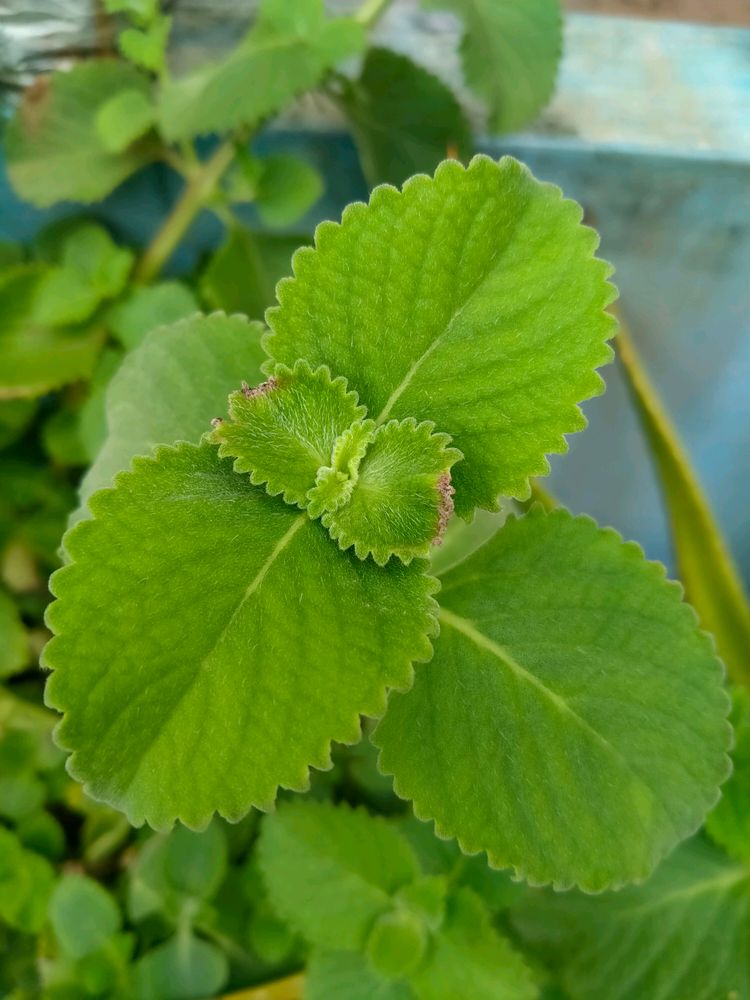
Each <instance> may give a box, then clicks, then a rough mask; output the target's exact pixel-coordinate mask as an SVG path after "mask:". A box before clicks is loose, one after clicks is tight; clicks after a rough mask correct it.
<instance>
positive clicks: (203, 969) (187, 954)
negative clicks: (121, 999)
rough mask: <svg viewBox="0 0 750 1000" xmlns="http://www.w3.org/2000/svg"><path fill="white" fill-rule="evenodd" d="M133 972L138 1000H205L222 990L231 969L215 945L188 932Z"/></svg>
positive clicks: (149, 955) (151, 954) (145, 958)
mask: <svg viewBox="0 0 750 1000" xmlns="http://www.w3.org/2000/svg"><path fill="white" fill-rule="evenodd" d="M133 972H134V986H135V1000H203V998H204V997H210V996H215V995H216V993H218V991H219V990H220V989H221V988H222V986H223V985H224V983H225V982H226V980H227V976H228V975H229V966H228V962H227V959H226V956H225V955H224V953H223V952H222V951H220V950H219V949H218V948H217V947H216V945H213V944H209V942H208V941H203V940H201V939H200V938H198V937H195V936H194V935H193V934H191V933H190V932H189V931H185V932H182V933H179V934H177V935H176V936H175V937H173V938H171V939H170V940H169V941H167V943H166V944H162V945H159V947H158V948H154V949H153V950H152V951H149V952H147V953H146V954H145V955H144V956H143V957H142V958H140V959H139V960H138V961H137V962H136V965H135V968H134V970H133Z"/></svg>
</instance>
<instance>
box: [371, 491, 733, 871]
mask: <svg viewBox="0 0 750 1000" xmlns="http://www.w3.org/2000/svg"><path fill="white" fill-rule="evenodd" d="M442 584H443V585H442V590H441V597H440V603H441V634H440V639H439V641H438V642H437V644H436V650H435V658H434V660H433V662H432V663H431V664H430V665H429V667H426V668H424V669H422V670H420V671H419V672H418V673H417V679H416V683H415V685H414V688H413V689H412V691H411V692H410V693H409V694H408V695H399V696H394V697H393V698H392V699H391V701H390V704H389V708H388V715H387V716H386V718H385V719H384V721H383V722H382V723H381V724H380V725H379V727H378V728H377V730H376V732H375V735H374V742H375V743H376V744H377V745H378V746H380V747H381V748H382V754H381V758H380V764H381V768H382V769H383V770H384V771H386V772H387V773H392V774H394V775H395V779H396V780H395V788H396V791H397V792H398V793H399V794H400V795H402V796H403V797H405V798H410V799H413V800H414V808H415V812H416V813H417V815H418V816H420V817H421V818H423V819H434V820H435V821H436V828H437V830H438V831H439V832H440V833H441V834H443V835H446V836H456V837H457V838H458V840H459V842H460V844H461V846H462V848H463V849H464V850H465V851H466V852H467V853H475V852H477V851H487V853H488V856H489V859H490V862H491V863H492V864H493V865H494V866H496V867H498V868H506V867H513V868H515V869H516V872H517V874H518V875H519V876H522V877H524V878H525V879H527V880H528V881H530V882H531V883H534V884H543V883H547V882H552V883H554V884H555V885H557V886H559V887H568V886H571V885H579V886H581V887H582V888H584V889H586V890H590V891H599V890H601V889H604V888H606V887H608V886H617V885H621V884H623V883H626V882H631V881H636V880H640V879H643V878H645V877H646V876H647V875H648V874H649V873H650V872H651V870H652V868H653V867H654V865H655V864H656V863H657V861H659V860H660V859H661V858H662V857H663V856H664V855H665V854H667V853H668V852H669V851H670V850H671V849H672V848H673V847H674V846H675V845H676V844H677V843H678V842H679V841H680V840H682V839H684V838H685V837H687V836H688V835H689V834H691V833H693V832H694V831H695V830H696V828H697V827H698V826H699V825H700V823H701V822H702V820H703V818H704V817H705V814H706V812H707V811H708V810H709V809H710V807H711V806H712V805H713V804H714V803H715V801H716V799H717V798H718V786H719V784H720V783H721V782H722V781H723V780H724V779H725V778H726V776H727V771H728V767H727V763H728V761H727V757H726V751H727V749H728V744H729V737H730V729H729V726H728V724H727V721H726V714H727V709H728V704H727V697H726V694H725V692H724V690H723V688H722V683H721V682H722V669H721V664H720V663H719V661H718V660H717V659H716V656H715V654H714V651H713V646H712V643H711V640H710V638H709V637H708V636H707V635H705V634H704V633H702V632H700V631H699V629H698V628H697V624H696V618H695V614H694V612H693V610H692V609H691V608H689V607H688V606H687V605H685V604H683V602H682V601H681V590H680V587H679V585H677V584H674V583H670V582H667V581H666V580H665V579H664V573H663V568H662V567H660V566H658V565H656V564H653V563H647V562H646V561H645V560H644V558H643V554H642V552H641V550H640V549H639V548H638V547H637V546H636V545H634V544H632V543H630V544H623V543H622V542H621V541H620V539H619V537H618V536H617V535H616V534H615V533H614V532H613V531H611V530H608V531H602V530H600V529H598V528H597V527H596V525H595V524H594V522H593V521H591V520H589V519H587V518H574V517H572V516H571V515H570V514H568V513H567V512H566V511H563V510H556V511H554V512H553V513H551V514H547V513H545V512H544V511H542V509H541V508H540V507H534V508H533V509H532V511H531V512H530V513H529V514H527V515H526V516H525V517H523V518H520V519H517V520H516V519H510V520H509V521H507V522H506V524H505V526H504V527H503V528H502V529H501V530H500V531H499V532H498V533H497V534H496V535H495V536H494V537H493V538H492V539H491V540H490V541H489V542H487V543H486V544H485V545H484V546H483V547H482V548H480V549H479V550H478V551H477V552H475V553H474V554H473V555H472V556H470V557H469V558H468V559H466V560H465V561H464V562H462V563H460V564H459V565H457V566H456V567H455V568H454V569H452V570H449V571H448V572H447V573H446V574H445V575H444V576H443V579H442Z"/></svg>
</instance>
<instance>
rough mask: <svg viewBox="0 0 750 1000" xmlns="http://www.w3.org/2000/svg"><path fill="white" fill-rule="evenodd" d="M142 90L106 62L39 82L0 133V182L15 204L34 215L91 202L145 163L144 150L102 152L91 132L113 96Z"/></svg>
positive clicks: (130, 74) (132, 75)
mask: <svg viewBox="0 0 750 1000" xmlns="http://www.w3.org/2000/svg"><path fill="white" fill-rule="evenodd" d="M148 88H149V82H148V80H147V79H146V77H144V76H143V75H142V74H141V73H139V72H138V71H137V70H136V69H134V68H133V67H132V66H128V65H127V64H126V63H123V62H118V61H116V60H113V59H94V60H87V61H85V62H81V63H79V64H78V65H76V66H74V67H73V69H71V70H66V71H59V72H57V73H53V75H52V76H51V77H40V78H39V79H38V80H37V81H36V82H35V83H34V84H33V85H32V86H31V87H30V88H29V89H28V90H27V91H26V92H25V94H24V96H23V99H22V101H21V104H20V105H19V107H18V110H17V111H16V114H15V116H14V117H13V119H12V120H11V121H10V122H9V123H8V127H7V130H6V133H5V153H6V156H7V162H8V175H9V177H10V180H11V183H12V184H13V187H14V188H15V189H16V191H17V192H18V194H19V195H20V197H21V198H24V199H25V200H26V201H30V202H31V203H32V204H34V205H38V206H39V207H41V208H44V207H46V206H47V205H53V204H54V203H55V202H57V201H80V202H86V203H88V202H92V201H99V200H100V199H101V198H104V197H105V196H106V195H108V194H109V192H110V191H112V190H113V188H115V187H117V185H118V184H119V183H120V182H121V181H124V180H125V178H126V177H128V176H129V175H130V174H132V173H134V171H136V170H138V169H139V167H142V166H143V165H144V164H145V163H147V162H148V161H149V160H150V159H153V155H154V154H153V151H149V150H148V149H147V148H146V147H143V148H138V147H132V148H130V149H128V150H126V151H124V152H122V153H113V152H110V151H109V150H108V149H107V147H106V146H105V144H104V142H103V141H102V138H101V136H100V134H99V131H98V129H97V116H98V114H99V111H100V109H101V108H102V107H103V106H104V105H105V104H106V103H107V102H108V101H110V100H111V99H112V98H113V97H115V96H116V95H117V94H118V93H120V92H121V91H133V90H135V91H137V92H139V93H142V94H144V95H145V94H147V93H148Z"/></svg>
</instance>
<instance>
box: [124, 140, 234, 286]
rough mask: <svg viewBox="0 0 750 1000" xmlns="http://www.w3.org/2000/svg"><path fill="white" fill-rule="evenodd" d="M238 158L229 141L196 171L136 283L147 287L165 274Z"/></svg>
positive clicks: (141, 263)
mask: <svg viewBox="0 0 750 1000" xmlns="http://www.w3.org/2000/svg"><path fill="white" fill-rule="evenodd" d="M234 155H235V145H234V140H232V139H227V140H226V141H225V142H223V143H222V144H221V145H220V146H219V147H218V148H217V149H216V151H215V152H214V153H213V154H212V155H211V156H210V157H209V158H208V159H207V160H206V161H205V163H203V164H201V166H200V167H199V168H198V169H197V170H196V171H195V173H194V174H193V175H192V177H191V178H190V180H189V181H188V182H187V184H186V185H185V189H184V191H183V192H182V194H181V195H180V197H179V199H178V200H177V203H176V204H175V206H174V208H173V209H172V211H171V212H170V213H169V215H168V216H167V218H166V219H165V220H164V223H163V224H162V226H161V228H160V229H159V231H158V232H157V234H156V236H154V238H153V240H152V241H151V243H150V245H149V246H148V247H147V248H146V250H145V252H144V254H143V256H142V257H141V259H140V261H139V262H138V266H137V267H136V271H135V280H136V281H138V282H141V283H143V284H147V283H148V282H149V281H153V280H154V278H156V277H157V276H158V275H159V274H160V273H161V270H162V268H163V267H164V265H165V264H166V263H167V261H168V260H169V258H170V257H171V256H172V254H173V253H174V251H175V249H176V248H177V245H178V244H179V242H180V240H181V239H182V237H183V236H184V235H185V233H186V232H187V230H188V229H189V228H190V226H191V224H192V222H193V220H194V219H195V217H196V215H197V214H198V213H199V212H200V211H201V209H202V208H204V207H205V205H206V202H207V201H208V200H209V198H210V197H211V195H212V194H213V193H214V190H215V188H216V185H217V184H218V182H219V181H220V180H221V177H222V175H223V174H224V172H225V171H226V170H227V168H228V167H229V165H230V164H231V163H232V160H233V159H234Z"/></svg>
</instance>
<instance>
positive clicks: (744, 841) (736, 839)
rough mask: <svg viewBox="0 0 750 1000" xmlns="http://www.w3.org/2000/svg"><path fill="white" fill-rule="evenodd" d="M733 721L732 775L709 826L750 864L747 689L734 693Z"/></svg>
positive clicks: (718, 840) (749, 704) (734, 854)
mask: <svg viewBox="0 0 750 1000" xmlns="http://www.w3.org/2000/svg"><path fill="white" fill-rule="evenodd" d="M732 724H733V725H734V749H733V750H732V763H733V765H734V767H733V770H732V776H731V778H730V779H729V781H728V782H727V783H726V785H724V788H723V789H722V796H721V799H720V801H719V804H718V805H717V806H716V808H715V809H714V811H713V812H712V813H711V815H710V816H709V817H708V819H707V821H706V829H707V830H708V832H709V834H710V835H711V838H712V839H713V840H715V841H716V843H717V844H721V846H722V847H723V848H724V850H725V851H726V852H727V853H728V854H729V855H731V856H732V857H733V858H736V859H737V860H738V861H744V862H745V863H746V864H748V865H750V695H749V694H748V692H747V691H746V690H745V689H744V688H740V689H738V690H736V691H735V692H734V705H733V710H732Z"/></svg>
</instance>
